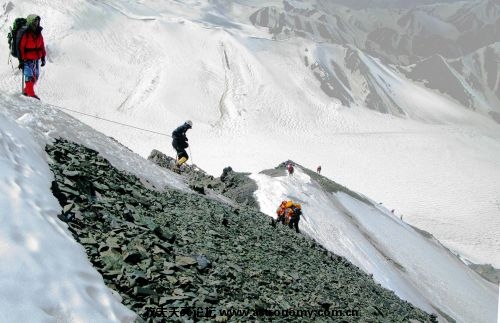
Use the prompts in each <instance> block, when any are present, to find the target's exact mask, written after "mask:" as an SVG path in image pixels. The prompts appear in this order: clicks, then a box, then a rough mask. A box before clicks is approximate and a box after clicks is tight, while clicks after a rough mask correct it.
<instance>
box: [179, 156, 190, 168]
mask: <svg viewBox="0 0 500 323" xmlns="http://www.w3.org/2000/svg"><path fill="white" fill-rule="evenodd" d="M186 160H188V159H187V158H186V157H182V158H181V159H179V160H178V161H177V166H181V165H182V164H184V163H185V162H186Z"/></svg>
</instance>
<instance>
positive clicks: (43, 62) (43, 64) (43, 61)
mask: <svg viewBox="0 0 500 323" xmlns="http://www.w3.org/2000/svg"><path fill="white" fill-rule="evenodd" d="M42 66H45V56H44V57H42Z"/></svg>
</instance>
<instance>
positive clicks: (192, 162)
mask: <svg viewBox="0 0 500 323" xmlns="http://www.w3.org/2000/svg"><path fill="white" fill-rule="evenodd" d="M188 149H189V156H191V164H192V165H194V159H193V154H192V153H191V147H188Z"/></svg>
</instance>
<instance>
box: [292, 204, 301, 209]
mask: <svg viewBox="0 0 500 323" xmlns="http://www.w3.org/2000/svg"><path fill="white" fill-rule="evenodd" d="M293 206H295V207H296V208H297V209H302V205H300V203H295V204H294V205H293Z"/></svg>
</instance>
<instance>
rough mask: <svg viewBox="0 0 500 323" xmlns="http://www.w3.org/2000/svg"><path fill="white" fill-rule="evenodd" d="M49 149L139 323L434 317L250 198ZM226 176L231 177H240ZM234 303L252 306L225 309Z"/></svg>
mask: <svg viewBox="0 0 500 323" xmlns="http://www.w3.org/2000/svg"><path fill="white" fill-rule="evenodd" d="M46 151H47V153H48V155H49V156H50V160H51V163H50V167H51V169H52V171H53V172H54V176H55V181H54V182H53V184H52V190H53V193H54V195H55V196H56V197H57V198H58V200H59V202H60V204H61V206H62V209H63V212H62V213H61V214H60V219H61V220H63V221H65V222H67V225H68V229H69V230H70V231H71V232H72V234H73V236H74V238H75V240H76V241H78V242H79V243H80V244H81V245H82V246H83V247H84V248H85V250H86V252H87V255H88V257H89V260H90V261H91V262H92V264H93V265H94V267H95V268H96V269H97V270H98V271H99V272H100V273H101V274H102V276H103V278H104V282H105V283H106V284H107V286H108V287H110V288H111V289H113V290H115V291H117V292H118V293H119V294H120V295H121V297H122V298H123V304H125V305H126V306H127V307H129V308H131V309H132V310H134V311H135V312H136V313H137V314H138V315H139V318H138V321H147V322H166V321H168V322H194V321H213V322H215V321H217V322H224V321H241V320H254V321H255V320H259V321H273V322H304V321H311V318H307V317H298V316H288V317H284V316H280V315H278V316H269V315H267V316H260V315H262V313H263V312H262V311H263V310H266V309H268V310H270V309H272V310H281V309H294V310H302V309H304V310H306V309H307V310H322V311H325V310H326V311H330V312H331V313H334V310H335V311H344V312H343V313H344V314H345V313H347V312H345V311H347V310H357V311H358V312H359V316H350V317H348V321H349V322H382V321H383V322H432V321H435V317H434V316H433V315H432V316H431V315H429V314H427V313H425V312H423V311H422V310H420V309H418V308H415V307H414V306H412V305H411V304H410V303H408V302H405V301H402V300H400V299H399V298H398V297H397V296H396V295H395V294H394V293H393V292H392V291H389V290H387V289H384V288H382V287H381V286H380V285H379V284H376V283H375V282H374V281H373V279H372V278H371V277H370V276H368V275H366V274H365V273H363V272H362V271H361V270H359V269H358V268H357V267H355V266H353V265H352V264H351V263H349V262H348V261H347V260H346V259H344V258H343V257H340V256H337V255H334V254H332V253H330V252H328V251H327V250H325V249H324V248H323V247H322V246H320V245H318V244H317V243H315V242H314V241H312V240H311V239H309V238H306V237H305V236H303V235H300V234H295V233H294V232H293V231H292V230H289V229H288V228H286V227H281V226H277V227H273V226H271V225H270V220H269V217H268V216H266V215H264V214H262V213H260V212H258V210H257V209H256V208H254V207H252V206H249V205H248V204H247V205H245V204H241V205H238V207H234V206H232V205H231V204H227V203H222V202H220V201H216V200H214V199H210V198H207V197H206V196H204V195H203V194H199V193H196V192H193V193H192V194H188V193H184V192H181V191H178V190H176V189H167V190H165V191H163V192H159V191H155V190H150V189H147V188H146V187H145V186H144V185H143V183H141V181H140V180H139V179H138V178H137V177H135V176H133V175H130V174H126V173H123V172H120V171H118V170H116V169H115V168H113V167H112V166H111V165H110V164H109V163H108V162H107V160H105V159H104V158H102V157H101V156H99V154H98V153H97V152H95V151H93V150H90V149H88V148H85V147H83V146H80V145H77V144H74V143H71V142H68V141H65V140H57V141H55V142H54V143H53V145H51V146H47V147H46ZM192 171H193V172H195V170H194V169H193V170H192ZM225 173H226V176H225V179H226V181H227V180H228V179H229V178H232V180H234V179H235V178H238V174H231V172H230V171H229V170H227V171H226V172H225ZM228 176H229V177H228ZM189 177H191V178H194V177H195V174H194V173H193V174H192V176H191V175H189ZM211 180H214V181H216V179H211ZM221 187H222V185H221ZM231 191H232V190H231ZM232 192H234V191H232ZM159 309H161V310H163V312H161V311H160V312H159ZM231 309H234V310H249V311H251V312H249V313H243V312H239V313H233V314H231V313H227V312H224V310H226V311H227V310H231ZM200 310H201V312H200ZM255 310H258V311H261V312H253V311H255ZM259 313H260V314H259ZM336 313H340V312H336ZM268 314H269V313H268ZM345 319H346V317H340V316H339V317H325V318H315V319H314V320H315V321H335V322H347V321H346V320H345Z"/></svg>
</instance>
